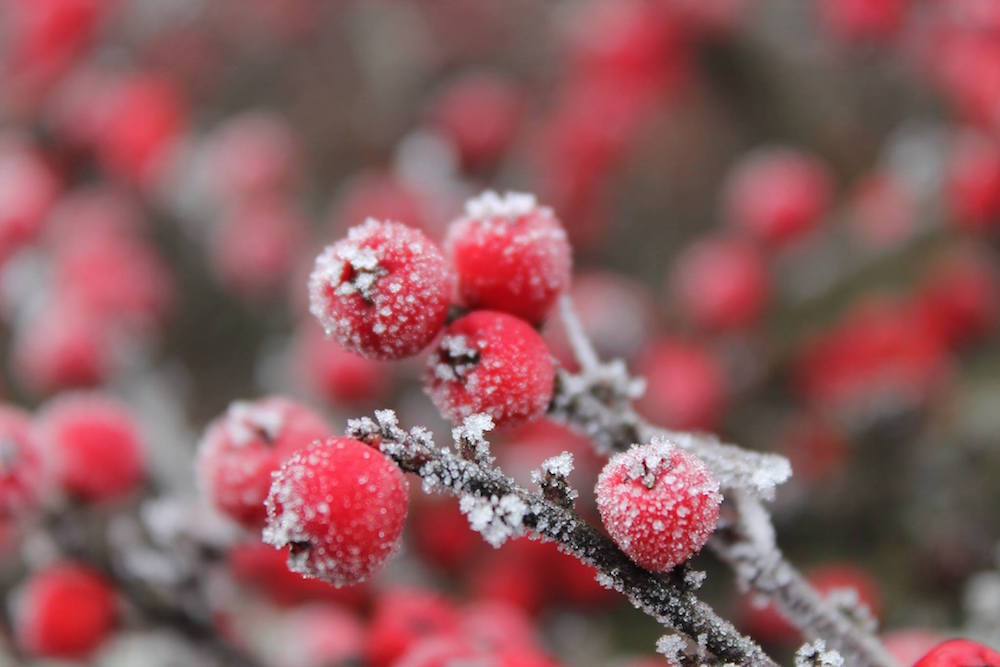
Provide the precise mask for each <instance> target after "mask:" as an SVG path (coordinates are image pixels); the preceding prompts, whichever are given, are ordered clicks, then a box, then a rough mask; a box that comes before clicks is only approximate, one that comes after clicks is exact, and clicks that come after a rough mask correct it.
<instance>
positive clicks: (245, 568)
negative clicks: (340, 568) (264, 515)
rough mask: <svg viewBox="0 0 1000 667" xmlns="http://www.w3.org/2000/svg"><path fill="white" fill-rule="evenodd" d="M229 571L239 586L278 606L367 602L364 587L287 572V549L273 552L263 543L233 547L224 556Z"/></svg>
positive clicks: (354, 605) (351, 605)
mask: <svg viewBox="0 0 1000 667" xmlns="http://www.w3.org/2000/svg"><path fill="white" fill-rule="evenodd" d="M226 565H227V566H228V568H229V572H230V573H231V574H232V575H233V577H234V578H235V579H236V580H237V581H239V582H240V583H243V584H246V585H248V586H252V587H254V588H256V589H258V590H260V591H261V593H263V594H264V595H266V596H267V598H268V599H269V600H271V601H272V602H274V603H275V604H278V605H281V606H287V607H291V606H295V605H300V604H302V603H304V602H332V603H336V604H340V605H345V606H349V607H358V606H360V605H361V604H362V603H363V602H364V601H365V600H367V599H368V587H367V585H365V584H358V585H355V586H339V587H338V586H334V585H333V584H330V583H328V582H326V581H323V580H322V579H310V578H308V577H303V576H302V575H301V574H298V573H297V572H292V571H291V570H289V569H288V549H275V548H274V547H272V546H270V545H268V544H264V543H263V542H246V543H242V544H235V545H233V546H232V547H230V549H229V551H228V552H227V553H226Z"/></svg>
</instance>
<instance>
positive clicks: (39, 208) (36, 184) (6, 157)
mask: <svg viewBox="0 0 1000 667" xmlns="http://www.w3.org/2000/svg"><path fill="white" fill-rule="evenodd" d="M58 191H59V184H58V181H57V180H56V177H55V175H54V174H53V173H52V170H51V169H50V168H49V167H48V165H47V164H46V163H45V161H44V160H43V158H42V156H41V155H40V154H39V153H38V152H37V151H35V150H34V149H33V148H32V147H31V145H30V144H29V143H28V142H27V141H25V140H22V139H20V138H18V137H16V136H12V135H3V136H0V262H3V260H5V259H6V258H7V257H9V256H10V255H11V254H13V253H14V252H15V251H17V250H18V249H20V248H21V247H22V246H23V245H24V244H26V243H28V242H30V241H32V240H33V239H34V238H35V237H36V236H37V235H38V232H39V230H40V229H41V227H42V222H43V221H44V219H45V215H46V214H47V212H48V211H49V208H50V207H51V206H52V204H53V203H54V202H55V200H56V195H57V194H58Z"/></svg>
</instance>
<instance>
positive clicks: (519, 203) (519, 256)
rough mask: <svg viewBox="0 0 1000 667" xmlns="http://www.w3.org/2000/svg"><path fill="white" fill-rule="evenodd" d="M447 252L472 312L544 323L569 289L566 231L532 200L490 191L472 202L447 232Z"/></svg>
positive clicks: (526, 195) (466, 302)
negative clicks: (506, 314)
mask: <svg viewBox="0 0 1000 667" xmlns="http://www.w3.org/2000/svg"><path fill="white" fill-rule="evenodd" d="M445 250H446V252H447V254H448V257H449V259H450V260H451V262H452V265H453V266H454V268H455V273H456V274H457V277H458V294H459V298H460V299H461V301H462V303H463V304H464V305H465V306H468V307H469V308H479V309H488V310H499V311H502V312H505V313H510V314H511V315H516V316H518V317H520V318H522V319H524V320H527V321H528V322H532V323H535V322H540V321H542V320H543V319H544V318H545V315H546V314H547V313H548V311H549V309H550V308H551V307H552V304H553V303H554V302H555V300H556V298H558V297H559V295H560V294H561V293H563V292H564V291H565V290H566V288H567V287H568V286H569V282H570V269H571V264H572V261H571V251H570V247H569V242H568V241H567V239H566V231H565V230H564V229H563V228H562V225H561V224H560V222H559V220H557V219H556V218H555V216H554V215H553V214H552V210H551V209H549V208H547V207H544V206H539V205H538V203H537V202H536V201H535V198H534V196H532V195H528V194H521V193H514V192H508V193H506V194H505V195H503V196H500V195H497V194H496V193H495V192H492V191H487V192H484V193H483V194H481V195H480V196H478V197H476V198H474V199H470V200H469V201H468V202H466V204H465V215H464V216H463V217H461V218H459V219H458V220H456V221H455V222H453V223H452V224H451V227H450V228H449V230H448V236H447V239H446V240H445Z"/></svg>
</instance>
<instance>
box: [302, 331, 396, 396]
mask: <svg viewBox="0 0 1000 667" xmlns="http://www.w3.org/2000/svg"><path fill="white" fill-rule="evenodd" d="M293 356H294V364H295V375H296V377H298V378H299V379H301V380H302V383H303V384H304V385H305V386H307V387H310V388H311V389H312V391H314V392H315V393H316V394H317V395H318V396H320V397H322V398H323V399H324V400H325V401H326V402H328V403H329V404H331V405H340V404H344V403H347V404H359V403H366V402H369V401H372V400H375V399H376V398H378V397H380V396H383V395H384V394H385V392H386V390H387V389H388V385H389V379H390V377H391V376H392V372H393V370H392V366H391V365H390V364H387V363H384V362H380V361H376V360H374V359H366V358H365V357H362V356H360V355H357V354H354V353H353V352H351V351H349V350H345V349H344V348H343V347H341V346H340V345H338V344H337V343H336V342H335V341H332V340H330V339H328V338H327V337H326V336H324V335H323V330H322V329H320V328H319V327H318V326H316V323H315V322H312V321H308V322H304V323H302V324H301V325H300V327H299V332H298V335H297V336H296V339H295V349H294V353H293Z"/></svg>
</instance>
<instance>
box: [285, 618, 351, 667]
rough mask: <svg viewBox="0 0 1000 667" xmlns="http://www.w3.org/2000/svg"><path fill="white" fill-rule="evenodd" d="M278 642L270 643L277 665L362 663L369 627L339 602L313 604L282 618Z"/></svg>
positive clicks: (319, 666) (317, 666)
mask: <svg viewBox="0 0 1000 667" xmlns="http://www.w3.org/2000/svg"><path fill="white" fill-rule="evenodd" d="M281 626H282V627H281V630H284V632H285V633H287V634H282V635H280V640H279V641H277V642H268V644H267V646H268V648H272V649H273V652H274V657H275V658H276V660H275V661H274V662H269V663H268V664H273V665H275V666H276V667H322V666H324V665H327V666H329V667H335V666H337V665H343V666H347V665H361V664H364V663H363V657H364V646H365V626H364V625H363V624H362V622H361V619H360V618H358V617H357V615H355V614H354V613H352V612H350V611H348V610H346V609H343V608H341V607H338V606H336V605H319V604H313V605H308V606H304V607H299V608H297V609H293V610H289V611H286V612H285V613H284V615H283V616H282V617H281Z"/></svg>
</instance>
